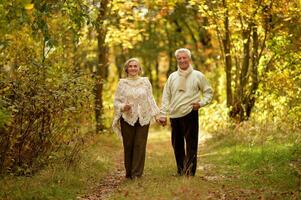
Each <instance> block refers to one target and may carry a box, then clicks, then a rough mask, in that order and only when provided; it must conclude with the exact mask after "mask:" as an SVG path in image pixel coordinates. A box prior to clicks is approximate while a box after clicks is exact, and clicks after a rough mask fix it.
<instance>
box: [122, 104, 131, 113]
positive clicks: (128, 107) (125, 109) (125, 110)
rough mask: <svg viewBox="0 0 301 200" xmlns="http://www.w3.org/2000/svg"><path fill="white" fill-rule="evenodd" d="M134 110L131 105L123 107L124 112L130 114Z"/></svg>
mask: <svg viewBox="0 0 301 200" xmlns="http://www.w3.org/2000/svg"><path fill="white" fill-rule="evenodd" d="M131 109H132V107H131V105H130V104H125V105H124V107H123V111H124V112H128V111H130V110H131Z"/></svg>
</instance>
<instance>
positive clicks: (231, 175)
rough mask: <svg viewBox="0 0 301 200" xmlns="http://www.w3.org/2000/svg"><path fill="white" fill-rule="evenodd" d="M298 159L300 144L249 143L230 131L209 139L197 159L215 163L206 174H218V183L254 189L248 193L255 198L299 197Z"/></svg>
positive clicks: (266, 141) (240, 188)
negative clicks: (251, 192)
mask: <svg viewBox="0 0 301 200" xmlns="http://www.w3.org/2000/svg"><path fill="white" fill-rule="evenodd" d="M300 158H301V146H300V145H299V144H298V143H296V142H293V140H282V141H281V143H279V141H278V140H277V138H275V139H273V140H263V141H261V142H259V143H252V144H251V145H250V141H245V139H244V138H243V135H241V136H239V137H238V136H237V135H236V134H235V133H233V134H228V135H223V136H221V137H215V138H213V139H212V140H211V141H208V142H207V144H206V149H204V151H203V153H202V155H201V156H200V161H201V162H204V163H206V164H208V165H213V166H215V167H214V168H208V171H207V173H208V174H212V173H218V174H219V175H220V177H222V178H220V180H219V182H220V183H221V184H222V185H226V186H228V188H231V187H232V190H234V191H235V192H238V191H240V190H241V191H242V190H249V191H250V190H251V191H256V193H254V194H251V196H254V199H256V197H260V198H264V199H298V198H301V185H300V180H301V179H300V178H301V177H300V175H301V174H300V165H301V160H300ZM298 171H299V172H298ZM229 190H231V189H229ZM236 195H238V194H236Z"/></svg>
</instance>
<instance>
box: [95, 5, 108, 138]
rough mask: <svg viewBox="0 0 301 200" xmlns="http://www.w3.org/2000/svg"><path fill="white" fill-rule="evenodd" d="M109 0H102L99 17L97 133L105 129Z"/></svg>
mask: <svg viewBox="0 0 301 200" xmlns="http://www.w3.org/2000/svg"><path fill="white" fill-rule="evenodd" d="M108 4H109V0H102V1H101V3H100V8H99V15H98V18H97V22H98V24H97V26H96V28H97V42H98V65H97V67H96V72H95V89H94V92H95V108H94V109H95V120H96V133H100V132H101V131H102V130H103V129H104V125H103V123H102V117H103V116H102V115H103V99H102V93H103V83H104V80H105V76H106V68H107V65H108V55H107V54H108V47H107V45H106V44H105V38H106V33H107V30H106V27H105V26H104V21H105V19H106V13H107V9H108Z"/></svg>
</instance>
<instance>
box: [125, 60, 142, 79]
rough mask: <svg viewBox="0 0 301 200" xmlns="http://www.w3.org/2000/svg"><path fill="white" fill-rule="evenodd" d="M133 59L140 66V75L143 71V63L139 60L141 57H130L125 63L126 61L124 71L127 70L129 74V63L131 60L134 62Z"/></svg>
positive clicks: (126, 72)
mask: <svg viewBox="0 0 301 200" xmlns="http://www.w3.org/2000/svg"><path fill="white" fill-rule="evenodd" d="M132 61H135V62H137V65H138V67H139V70H140V71H139V75H140V74H141V73H142V67H141V64H140V61H139V59H138V58H130V59H128V60H127V61H126V62H125V63H124V71H125V74H126V75H128V67H129V64H130V62H132Z"/></svg>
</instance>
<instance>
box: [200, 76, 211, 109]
mask: <svg viewBox="0 0 301 200" xmlns="http://www.w3.org/2000/svg"><path fill="white" fill-rule="evenodd" d="M199 86H200V90H201V92H202V93H203V98H202V99H201V101H200V102H199V103H200V106H201V107H203V106H206V105H207V104H209V103H210V102H211V100H212V97H213V90H212V88H211V86H210V84H209V82H208V81H207V79H206V78H205V76H204V75H203V76H202V77H201V79H200V85H199Z"/></svg>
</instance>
